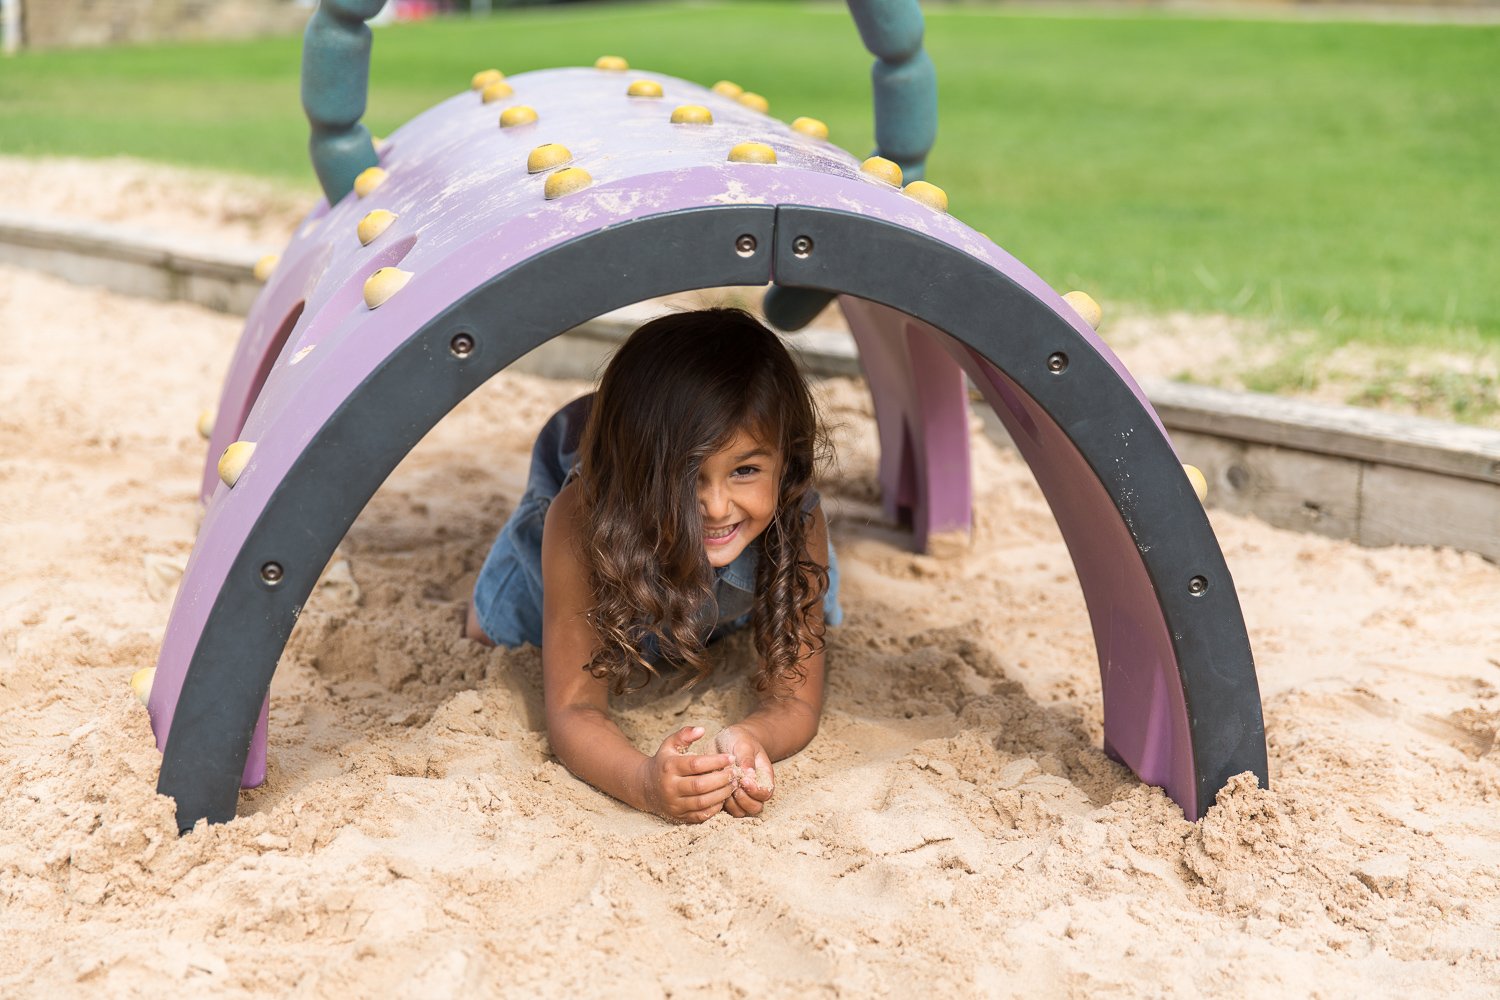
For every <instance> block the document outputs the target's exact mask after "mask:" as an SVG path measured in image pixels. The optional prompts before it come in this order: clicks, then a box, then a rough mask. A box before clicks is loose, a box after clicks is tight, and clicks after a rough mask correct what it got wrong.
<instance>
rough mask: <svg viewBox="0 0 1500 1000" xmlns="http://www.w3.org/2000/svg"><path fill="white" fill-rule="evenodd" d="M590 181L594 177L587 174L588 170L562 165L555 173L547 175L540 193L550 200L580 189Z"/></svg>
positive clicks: (592, 180)
mask: <svg viewBox="0 0 1500 1000" xmlns="http://www.w3.org/2000/svg"><path fill="white" fill-rule="evenodd" d="M592 183H594V178H593V177H591V176H589V172H588V171H587V170H584V169H583V168H582V167H563V168H562V169H561V170H559V171H557V173H555V174H549V175H548V176H547V183H546V184H544V185H543V186H542V193H543V194H544V195H546V196H547V200H548V201H551V200H552V199H553V198H561V197H562V196H563V195H565V194H572V193H573V192H574V191H582V190H583V189H584V188H586V187H588V186H589V185H590V184H592Z"/></svg>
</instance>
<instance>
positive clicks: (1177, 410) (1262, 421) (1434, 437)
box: [1141, 379, 1500, 483]
mask: <svg viewBox="0 0 1500 1000" xmlns="http://www.w3.org/2000/svg"><path fill="white" fill-rule="evenodd" d="M1141 387H1142V388H1143V389H1145V390H1146V394H1147V395H1148V396H1149V397H1150V398H1151V402H1152V404H1153V405H1154V406H1155V407H1156V410H1157V412H1158V413H1160V414H1161V418H1162V422H1163V423H1164V424H1166V425H1167V427H1168V429H1170V430H1173V431H1177V430H1183V431H1195V432H1197V433H1199V434H1212V435H1215V436H1217V437H1224V438H1234V439H1236V440H1240V441H1257V442H1259V443H1261V444H1274V445H1279V446H1281V447H1285V448H1296V449H1298V450H1300V451H1311V452H1317V453H1319V454H1324V455H1339V456H1341V457H1343V458H1357V459H1363V460H1364V461H1367V462H1378V463H1381V464H1383V465H1400V466H1404V467H1406V468H1410V469H1426V470H1428V471H1431V472H1441V473H1444V474H1446V475H1450V476H1461V477H1463V478H1465V479H1477V480H1480V481H1481V482H1488V483H1500V431H1494V430H1488V429H1486V428H1483V427H1467V426H1464V425H1462V424H1450V423H1446V422H1444V421H1441V420H1428V419H1425V418H1422V417H1408V416H1403V415H1401V414H1395V413H1383V412H1380V411H1378V410H1367V409H1361V408H1359V407H1354V406H1334V405H1331V404H1328V403H1314V402H1311V401H1309V400H1304V399H1289V398H1287V397H1284V396H1268V395H1263V394H1260V393H1253V392H1229V391H1228V390H1225V389H1211V388H1208V387H1206V386H1197V385H1182V384H1180V383H1176V382H1168V381H1165V380H1162V379H1144V380H1142V382H1141Z"/></svg>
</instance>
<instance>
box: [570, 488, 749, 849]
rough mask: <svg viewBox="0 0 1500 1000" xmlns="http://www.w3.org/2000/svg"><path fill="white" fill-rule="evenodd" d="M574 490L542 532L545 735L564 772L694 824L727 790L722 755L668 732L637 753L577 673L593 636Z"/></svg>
mask: <svg viewBox="0 0 1500 1000" xmlns="http://www.w3.org/2000/svg"><path fill="white" fill-rule="evenodd" d="M576 514H577V491H576V489H575V488H574V487H572V486H567V487H564V488H563V490H562V491H561V492H560V493H559V494H558V495H557V498H556V499H555V500H554V501H553V502H552V506H551V508H550V509H549V510H548V511H547V522H546V526H545V528H544V530H543V533H542V581H543V586H542V594H543V597H542V694H543V701H544V703H545V706H546V717H547V736H548V739H549V740H550V741H551V743H552V750H553V752H554V753H556V754H557V757H558V759H559V760H561V761H562V763H563V765H564V766H565V767H566V768H567V769H568V770H569V771H572V772H573V773H574V774H576V775H577V776H578V777H580V778H582V779H583V780H584V781H587V782H588V783H589V784H591V785H593V786H594V787H595V788H598V789H599V790H600V791H602V792H605V793H607V794H609V795H612V796H614V797H615V798H617V799H619V800H620V801H622V802H625V803H627V804H628V805H631V806H634V807H635V808H637V809H640V810H643V811H645V812H650V813H655V814H656V815H659V816H665V817H667V818H670V819H677V820H686V821H701V820H704V819H707V818H708V817H709V816H711V815H713V814H714V813H716V812H718V811H719V809H720V808H722V806H723V802H724V800H725V799H726V798H728V797H729V795H730V794H732V792H733V788H732V786H731V779H730V775H729V772H728V771H727V770H726V768H727V767H728V764H729V758H728V756H726V755H723V754H704V755H692V754H688V753H687V747H688V746H689V745H690V744H691V743H692V742H693V741H694V740H695V739H697V738H699V737H700V736H702V733H701V732H693V731H692V727H687V728H685V729H683V730H679V731H678V732H676V733H674V734H672V735H671V736H669V737H667V739H666V740H665V741H664V742H663V743H662V745H661V747H660V748H659V749H658V751H657V753H656V754H655V755H654V756H647V755H646V754H643V753H641V752H640V751H639V750H637V749H636V748H635V747H634V746H633V745H632V744H631V742H630V741H629V740H628V739H626V738H625V734H624V733H622V732H621V731H620V728H619V726H617V725H615V723H614V720H613V719H611V718H610V715H609V685H608V682H607V681H605V680H604V679H602V678H598V677H595V676H593V675H592V674H591V673H590V672H589V671H588V670H586V669H584V665H585V664H587V663H588V662H589V661H590V659H591V658H592V656H593V652H594V649H595V647H596V645H597V642H598V639H597V636H596V635H595V634H594V630H593V627H592V626H591V625H590V624H589V623H588V619H587V617H586V612H587V610H588V608H589V606H590V605H591V603H592V601H591V595H590V593H589V585H588V578H587V573H586V571H585V568H584V566H583V563H582V561H581V560H580V559H579V557H578V552H577V547H576V544H575V539H576V537H577V534H576V530H575V527H574V525H575V520H574V519H575V517H576Z"/></svg>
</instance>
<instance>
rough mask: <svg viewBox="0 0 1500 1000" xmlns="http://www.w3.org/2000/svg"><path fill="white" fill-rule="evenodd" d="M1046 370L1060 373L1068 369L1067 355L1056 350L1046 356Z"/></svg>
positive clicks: (1056, 373) (1055, 373)
mask: <svg viewBox="0 0 1500 1000" xmlns="http://www.w3.org/2000/svg"><path fill="white" fill-rule="evenodd" d="M1047 370H1048V371H1049V372H1051V373H1052V374H1054V375H1061V374H1062V373H1063V372H1065V371H1067V370H1068V356H1067V355H1066V354H1064V353H1063V352H1062V351H1058V352H1056V353H1054V354H1053V355H1051V356H1050V357H1048V358H1047Z"/></svg>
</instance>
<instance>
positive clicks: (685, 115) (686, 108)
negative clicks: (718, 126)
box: [672, 104, 714, 125]
mask: <svg viewBox="0 0 1500 1000" xmlns="http://www.w3.org/2000/svg"><path fill="white" fill-rule="evenodd" d="M713 123H714V116H713V112H711V111H709V110H708V109H707V108H705V107H704V106H703V105H701V104H683V105H679V106H678V107H677V108H675V109H673V111H672V124H673V125H712V124H713Z"/></svg>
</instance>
